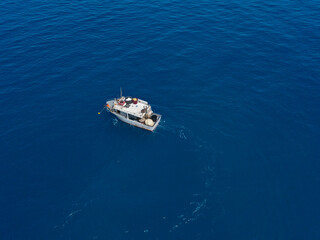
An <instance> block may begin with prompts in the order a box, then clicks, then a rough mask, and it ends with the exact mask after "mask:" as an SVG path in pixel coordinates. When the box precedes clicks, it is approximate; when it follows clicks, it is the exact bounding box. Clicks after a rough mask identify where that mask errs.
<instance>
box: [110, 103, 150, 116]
mask: <svg viewBox="0 0 320 240" xmlns="http://www.w3.org/2000/svg"><path fill="white" fill-rule="evenodd" d="M113 108H114V109H115V110H119V111H122V112H125V113H129V114H131V115H133V116H136V117H139V118H142V117H143V116H144V114H145V112H142V110H143V109H145V108H150V106H149V105H148V103H147V102H145V101H141V100H138V103H137V104H133V103H130V104H127V103H126V104H125V105H123V106H122V105H119V104H117V103H116V102H115V103H114V107H113Z"/></svg>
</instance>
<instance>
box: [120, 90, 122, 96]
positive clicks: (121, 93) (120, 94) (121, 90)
mask: <svg viewBox="0 0 320 240" xmlns="http://www.w3.org/2000/svg"><path fill="white" fill-rule="evenodd" d="M120 98H122V88H120Z"/></svg>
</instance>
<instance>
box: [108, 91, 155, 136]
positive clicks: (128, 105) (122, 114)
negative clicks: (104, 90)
mask: <svg viewBox="0 0 320 240" xmlns="http://www.w3.org/2000/svg"><path fill="white" fill-rule="evenodd" d="M105 106H106V109H107V110H108V111H109V112H110V113H112V114H114V115H115V116H116V117H117V118H118V119H119V120H121V121H123V122H125V123H128V124H130V125H133V126H135V127H139V128H143V129H145V130H149V131H151V132H153V131H154V130H155V129H156V128H157V126H158V125H159V122H160V120H161V115H160V114H157V113H154V112H153V111H152V109H151V106H150V104H149V103H148V102H147V101H144V100H142V99H138V98H132V97H124V96H122V91H120V98H115V99H112V100H108V101H107V102H106V105H105Z"/></svg>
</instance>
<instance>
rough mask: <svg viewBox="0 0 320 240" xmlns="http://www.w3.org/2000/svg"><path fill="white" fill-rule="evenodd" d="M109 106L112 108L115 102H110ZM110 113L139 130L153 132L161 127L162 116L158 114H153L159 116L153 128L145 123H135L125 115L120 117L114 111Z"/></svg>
mask: <svg viewBox="0 0 320 240" xmlns="http://www.w3.org/2000/svg"><path fill="white" fill-rule="evenodd" d="M107 104H109V105H110V106H113V104H114V102H113V101H108V102H107ZM109 112H110V113H112V114H113V115H115V116H116V117H117V118H118V119H119V120H121V121H122V122H125V123H128V124H130V125H132V126H135V127H139V128H143V129H145V130H148V131H151V132H153V131H154V130H155V129H156V128H157V127H158V125H159V122H160V120H161V115H160V114H156V113H153V114H154V115H156V116H157V121H156V122H155V123H154V125H153V126H152V127H151V126H147V125H146V124H144V123H140V122H138V121H135V120H131V119H129V118H127V117H125V116H123V115H120V114H118V113H116V112H114V111H110V110H109Z"/></svg>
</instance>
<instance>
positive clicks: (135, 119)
mask: <svg viewBox="0 0 320 240" xmlns="http://www.w3.org/2000/svg"><path fill="white" fill-rule="evenodd" d="M128 117H129V119H130V120H134V121H137V120H139V118H138V117H136V116H133V115H131V114H128Z"/></svg>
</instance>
